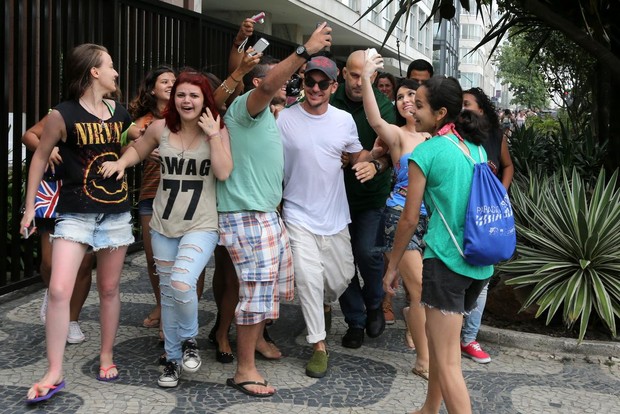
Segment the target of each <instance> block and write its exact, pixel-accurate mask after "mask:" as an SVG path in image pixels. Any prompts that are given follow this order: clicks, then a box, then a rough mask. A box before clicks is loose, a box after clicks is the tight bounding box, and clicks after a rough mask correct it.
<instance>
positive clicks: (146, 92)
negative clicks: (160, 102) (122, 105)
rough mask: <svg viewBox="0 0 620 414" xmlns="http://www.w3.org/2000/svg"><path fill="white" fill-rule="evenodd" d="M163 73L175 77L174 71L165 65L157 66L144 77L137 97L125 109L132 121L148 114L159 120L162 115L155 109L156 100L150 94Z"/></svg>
mask: <svg viewBox="0 0 620 414" xmlns="http://www.w3.org/2000/svg"><path fill="white" fill-rule="evenodd" d="M164 73H172V74H173V75H175V76H176V72H175V70H174V69H173V68H172V67H170V66H167V65H161V66H158V67H156V68H155V69H152V70H150V71H149V72H148V73H147V74H146V75H145V76H144V79H143V80H142V82H141V83H140V87H139V88H138V95H136V97H135V98H134V99H133V100H132V101H131V102H130V103H129V107H128V108H127V109H128V110H129V114H130V115H131V117H132V118H133V119H138V118H141V117H143V116H144V115H146V114H148V113H149V112H150V113H152V114H153V115H155V117H156V118H161V116H162V114H160V113H159V110H158V109H157V98H155V96H153V94H152V93H151V92H152V91H153V89H155V83H157V78H159V75H163V74H164Z"/></svg>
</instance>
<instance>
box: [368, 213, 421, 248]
mask: <svg viewBox="0 0 620 414" xmlns="http://www.w3.org/2000/svg"><path fill="white" fill-rule="evenodd" d="M401 213H402V208H394V207H388V206H386V207H384V208H383V210H382V211H381V221H380V222H379V229H378V231H377V242H376V247H375V250H378V251H380V252H382V253H385V252H388V253H389V252H391V251H392V249H393V247H394V236H395V235H396V227H397V225H398V220H400V215H401ZM427 228H428V217H427V216H426V215H420V219H419V220H418V226H417V227H416V229H415V232H414V233H413V236H412V237H411V240H409V243H408V244H407V250H417V251H419V252H420V254H422V255H423V254H424V248H425V247H426V243H424V239H423V237H424V235H425V234H426V229H427Z"/></svg>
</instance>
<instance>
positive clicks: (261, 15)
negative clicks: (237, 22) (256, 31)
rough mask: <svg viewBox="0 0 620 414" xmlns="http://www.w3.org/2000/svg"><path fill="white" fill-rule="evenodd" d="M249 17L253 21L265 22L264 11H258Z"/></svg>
mask: <svg viewBox="0 0 620 414" xmlns="http://www.w3.org/2000/svg"><path fill="white" fill-rule="evenodd" d="M250 19H252V20H254V23H265V12H260V13H258V14H255V15H254V16H252V17H250Z"/></svg>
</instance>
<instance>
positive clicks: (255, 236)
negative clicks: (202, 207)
mask: <svg viewBox="0 0 620 414" xmlns="http://www.w3.org/2000/svg"><path fill="white" fill-rule="evenodd" d="M219 226H220V244H221V245H222V246H225V247H226V249H227V250H228V253H229V254H230V258H231V259H232V262H233V264H234V265H235V270H236V271H237V277H238V278H239V303H238V304H237V309H236V311H235V314H236V319H237V324H238V325H255V324H257V323H260V322H262V321H264V320H267V319H277V318H278V317H279V316H280V298H281V297H282V298H284V299H285V300H289V301H290V300H293V295H294V281H293V255H292V253H291V245H290V242H289V239H288V233H287V232H286V229H285V228H284V224H283V223H282V219H280V216H279V215H278V214H277V213H275V212H273V213H262V212H257V211H244V212H235V213H220V214H219Z"/></svg>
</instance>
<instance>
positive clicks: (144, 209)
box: [138, 198, 154, 216]
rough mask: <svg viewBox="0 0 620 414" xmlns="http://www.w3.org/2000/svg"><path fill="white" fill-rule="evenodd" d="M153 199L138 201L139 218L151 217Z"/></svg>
mask: <svg viewBox="0 0 620 414" xmlns="http://www.w3.org/2000/svg"><path fill="white" fill-rule="evenodd" d="M153 200H154V199H153V198H145V199H144V200H140V201H138V214H139V215H141V216H152V215H153Z"/></svg>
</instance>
